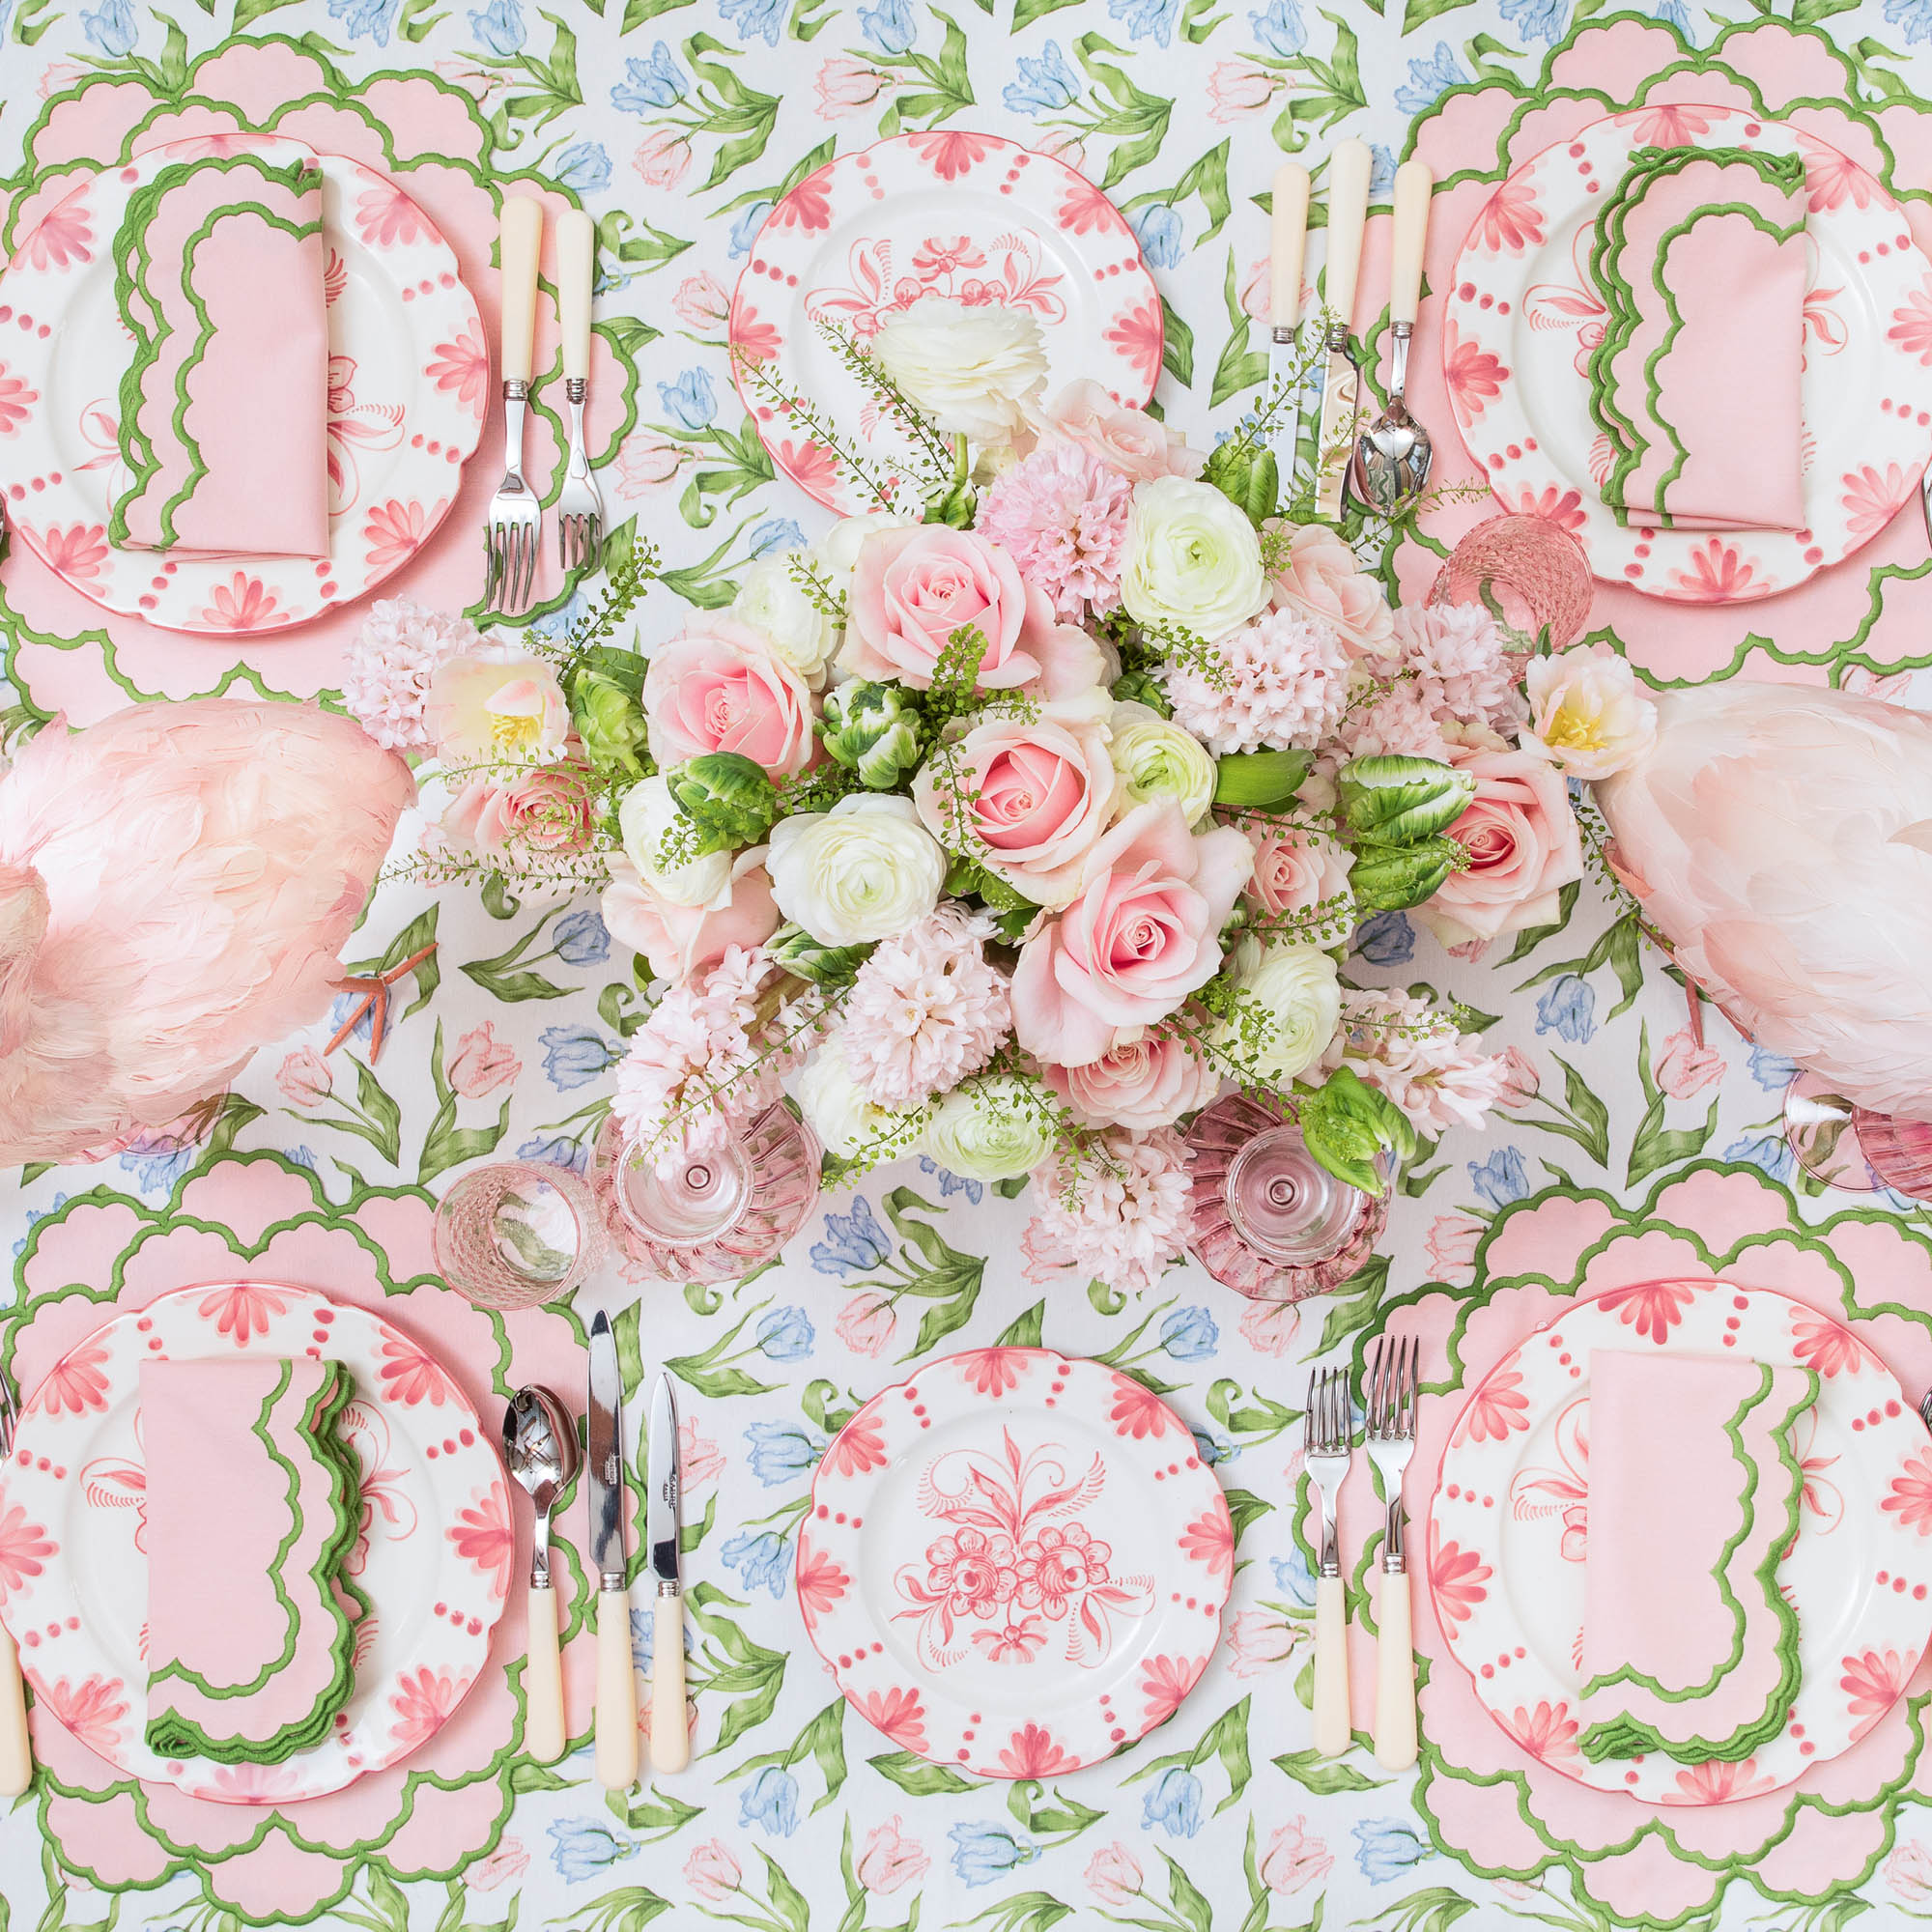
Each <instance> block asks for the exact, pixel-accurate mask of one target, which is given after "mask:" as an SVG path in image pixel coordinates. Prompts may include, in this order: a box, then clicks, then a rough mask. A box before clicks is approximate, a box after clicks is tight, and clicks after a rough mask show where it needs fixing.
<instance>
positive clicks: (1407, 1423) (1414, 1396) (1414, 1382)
mask: <svg viewBox="0 0 1932 1932" xmlns="http://www.w3.org/2000/svg"><path fill="white" fill-rule="evenodd" d="M1421 1399H1422V1337H1421V1336H1420V1335H1417V1336H1414V1337H1412V1338H1411V1339H1410V1341H1409V1345H1408V1400H1407V1402H1406V1404H1405V1405H1404V1407H1403V1416H1402V1433H1403V1434H1404V1435H1406V1436H1407V1437H1408V1439H1409V1440H1410V1441H1411V1442H1413V1441H1414V1440H1415V1410H1416V1406H1417V1404H1418V1403H1419V1402H1420V1401H1421Z"/></svg>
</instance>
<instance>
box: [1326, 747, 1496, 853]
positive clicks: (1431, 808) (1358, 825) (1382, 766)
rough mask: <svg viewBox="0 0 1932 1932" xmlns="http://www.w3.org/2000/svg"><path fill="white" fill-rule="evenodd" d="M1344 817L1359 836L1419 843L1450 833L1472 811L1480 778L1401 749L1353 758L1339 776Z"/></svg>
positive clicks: (1392, 842)
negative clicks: (1405, 752)
mask: <svg viewBox="0 0 1932 1932" xmlns="http://www.w3.org/2000/svg"><path fill="white" fill-rule="evenodd" d="M1338 790H1339V796H1340V801H1341V808H1342V816H1343V818H1344V819H1346V820H1347V822H1348V826H1349V829H1350V831H1351V832H1353V833H1354V834H1355V835H1356V836H1357V837H1358V838H1367V839H1373V840H1375V841H1376V843H1378V844H1379V845H1417V844H1420V843H1421V842H1422V841H1423V840H1424V839H1427V838H1432V837H1434V836H1435V834H1436V833H1438V832H1446V831H1448V829H1449V828H1450V826H1452V825H1454V824H1455V822H1456V821H1457V819H1459V818H1461V817H1462V815H1463V812H1465V811H1466V810H1468V809H1469V801H1470V800H1471V799H1472V798H1474V797H1475V795H1476V781H1475V778H1474V777H1473V775H1471V774H1470V773H1468V772H1463V771H1458V770H1457V769H1456V768H1455V767H1454V766H1452V765H1445V764H1443V763H1442V762H1441V761H1440V760H1439V759H1436V758H1418V757H1410V756H1407V755H1405V754H1403V753H1389V754H1387V755H1384V756H1380V757H1372V758H1351V759H1350V761H1349V762H1348V763H1347V764H1346V765H1344V766H1343V767H1342V770H1341V773H1340V775H1339V786H1338Z"/></svg>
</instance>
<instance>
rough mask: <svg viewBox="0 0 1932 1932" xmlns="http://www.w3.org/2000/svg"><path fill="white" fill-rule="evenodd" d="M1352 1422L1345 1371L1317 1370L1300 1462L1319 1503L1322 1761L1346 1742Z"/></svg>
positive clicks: (1318, 1737)
mask: <svg viewBox="0 0 1932 1932" xmlns="http://www.w3.org/2000/svg"><path fill="white" fill-rule="evenodd" d="M1350 1421H1351V1417H1350V1409H1349V1378H1348V1375H1347V1372H1346V1371H1345V1370H1342V1369H1320V1370H1317V1371H1316V1372H1315V1374H1313V1375H1312V1376H1310V1378H1309V1380H1308V1408H1307V1411H1306V1413H1305V1414H1304V1415H1303V1416H1302V1420H1301V1461H1302V1466H1303V1467H1304V1468H1306V1469H1307V1471H1308V1480H1309V1481H1310V1482H1311V1483H1313V1484H1314V1486H1315V1492H1316V1494H1317V1495H1318V1496H1319V1497H1320V1498H1321V1544H1320V1556H1319V1558H1318V1561H1317V1564H1316V1572H1315V1748H1316V1750H1317V1751H1319V1752H1320V1753H1321V1756H1323V1757H1340V1756H1341V1755H1342V1754H1343V1752H1344V1751H1346V1750H1347V1749H1348V1748H1349V1738H1350V1730H1349V1613H1348V1606H1347V1604H1346V1601H1345V1599H1344V1597H1343V1594H1342V1555H1341V1548H1340V1545H1339V1542H1338V1539H1337V1536H1336V1522H1335V1513H1336V1505H1337V1504H1338V1503H1339V1502H1340V1501H1341V1497H1342V1485H1343V1483H1344V1482H1345V1481H1346V1480H1347V1478H1348V1474H1349V1459H1350V1455H1351V1453H1352V1451H1351V1448H1350Z"/></svg>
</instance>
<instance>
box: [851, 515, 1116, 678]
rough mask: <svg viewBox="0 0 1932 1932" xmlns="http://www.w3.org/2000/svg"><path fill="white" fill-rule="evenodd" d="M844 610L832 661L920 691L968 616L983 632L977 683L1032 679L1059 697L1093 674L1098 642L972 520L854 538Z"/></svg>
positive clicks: (860, 674)
mask: <svg viewBox="0 0 1932 1932" xmlns="http://www.w3.org/2000/svg"><path fill="white" fill-rule="evenodd" d="M845 612H846V620H845V621H846V629H845V648H844V650H843V652H842V653H841V654H840V656H839V660H838V662H839V663H840V664H841V665H842V666H843V667H844V668H845V669H847V670H848V671H850V672H852V674H853V675H854V676H856V677H869V678H897V679H899V680H900V681H901V682H902V683H905V684H909V685H911V686H912V687H913V689H914V690H915V691H924V690H926V689H928V688H929V687H930V685H931V683H932V670H933V667H934V666H935V665H936V664H937V663H938V662H939V656H940V653H941V652H942V651H944V650H945V649H946V640H947V639H948V638H950V637H951V636H952V633H953V632H954V631H957V630H960V629H962V628H964V627H966V626H968V625H970V626H972V627H973V628H974V629H975V630H977V631H978V632H979V633H980V636H981V637H982V638H984V639H985V640H986V650H985V655H984V656H983V657H981V659H980V688H981V689H982V690H986V691H1006V690H1011V689H1013V688H1015V687H1017V686H1027V685H1031V686H1037V687H1039V689H1040V691H1041V694H1042V695H1043V696H1047V697H1059V696H1069V695H1070V694H1071V693H1072V692H1073V691H1076V690H1078V689H1080V688H1081V686H1082V685H1083V684H1090V685H1091V684H1092V683H1094V681H1095V680H1096V679H1097V677H1098V676H1099V669H1100V652H1099V647H1098V646H1097V645H1096V644H1095V643H1094V640H1093V639H1091V638H1090V637H1088V635H1087V633H1086V632H1085V631H1083V630H1081V629H1079V628H1078V627H1077V626H1076V625H1072V624H1062V623H1061V622H1060V621H1059V620H1058V618H1056V616H1055V615H1054V611H1053V603H1052V600H1051V599H1050V598H1049V597H1048V596H1047V595H1046V593H1045V592H1044V591H1043V590H1038V589H1036V588H1035V587H1034V586H1032V585H1031V584H1029V583H1027V582H1025V580H1024V579H1023V578H1022V577H1021V576H1020V572H1019V566H1018V565H1017V564H1016V563H1015V562H1014V561H1013V559H1012V558H1011V557H1010V556H1009V555H1008V554H1007V553H1006V552H1005V551H1004V550H1002V549H1001V548H1000V546H999V545H998V544H995V543H989V542H988V541H987V540H986V539H985V538H984V537H982V536H976V535H975V534H974V533H973V532H972V531H971V530H954V529H949V528H947V527H946V526H945V525H943V524H915V525H913V526H911V527H909V528H905V529H895V530H878V531H875V532H874V533H873V534H872V535H871V536H868V537H867V539H866V541H865V542H864V543H863V544H862V545H861V546H860V547H859V561H858V563H857V564H856V565H855V567H854V568H853V572H852V588H851V590H850V592H849V594H848V595H847V598H846V603H845Z"/></svg>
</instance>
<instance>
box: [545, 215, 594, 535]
mask: <svg viewBox="0 0 1932 1932" xmlns="http://www.w3.org/2000/svg"><path fill="white" fill-rule="evenodd" d="M596 260H597V228H596V224H595V223H594V222H592V220H591V219H590V217H589V215H587V214H586V213H584V212H583V211H582V209H581V208H567V209H565V210H564V212H563V213H561V214H560V215H558V216H557V218H556V290H557V308H558V311H559V314H560V317H561V320H562V323H563V396H564V401H565V403H566V404H567V405H568V406H569V409H570V461H569V463H568V464H567V465H566V466H565V467H564V472H563V491H562V494H561V495H560V496H559V497H557V499H556V555H557V561H558V562H559V563H560V564H562V566H563V567H564V569H565V570H583V569H591V570H594V569H595V568H596V567H597V557H598V552H599V551H600V549H601V548H602V546H603V542H604V499H603V497H601V496H599V495H598V492H597V479H596V477H594V476H593V475H591V473H590V457H589V452H588V451H587V450H586V449H585V448H584V444H583V399H584V397H585V395H586V394H587V393H588V391H589V387H590V287H591V282H592V280H593V279H594V276H595V272H596Z"/></svg>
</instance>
